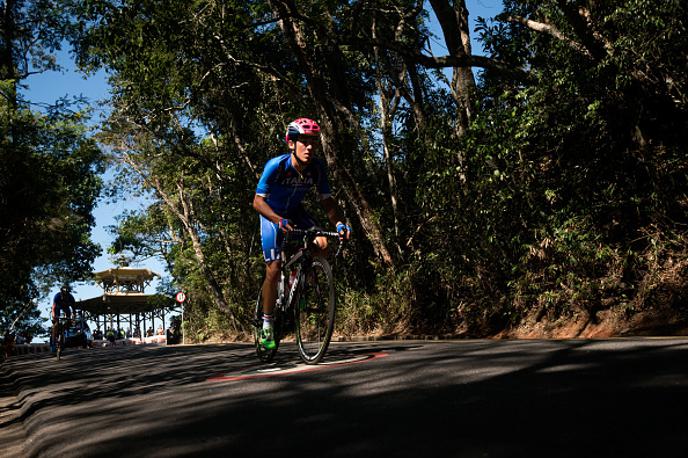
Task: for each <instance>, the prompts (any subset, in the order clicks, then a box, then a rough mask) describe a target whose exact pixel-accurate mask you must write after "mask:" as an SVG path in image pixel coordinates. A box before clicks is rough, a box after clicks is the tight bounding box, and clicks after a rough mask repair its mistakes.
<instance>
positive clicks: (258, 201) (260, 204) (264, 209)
mask: <svg viewBox="0 0 688 458" xmlns="http://www.w3.org/2000/svg"><path fill="white" fill-rule="evenodd" d="M253 208H255V209H256V211H257V212H258V213H260V214H261V215H263V216H264V217H265V218H267V219H269V220H270V221H272V222H273V223H275V224H279V222H280V220H282V219H283V218H282V217H281V216H280V215H278V214H277V213H275V211H274V210H273V209H272V207H271V206H270V205H268V203H267V202H266V201H265V197H263V196H261V195H258V194H256V195H255V197H254V198H253ZM287 229H289V230H291V229H292V227H291V225H289V224H288V225H287Z"/></svg>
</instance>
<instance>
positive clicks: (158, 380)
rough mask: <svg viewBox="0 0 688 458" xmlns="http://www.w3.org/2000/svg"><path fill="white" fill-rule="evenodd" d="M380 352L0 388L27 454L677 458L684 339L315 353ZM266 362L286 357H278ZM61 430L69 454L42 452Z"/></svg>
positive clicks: (119, 359)
mask: <svg viewBox="0 0 688 458" xmlns="http://www.w3.org/2000/svg"><path fill="white" fill-rule="evenodd" d="M97 351H99V350H97ZM381 351H384V352H387V353H389V354H390V357H388V358H384V359H381V360H378V361H376V362H374V363H366V364H359V365H352V366H345V367H341V368H333V369H331V370H328V371H323V372H312V373H308V374H292V375H289V376H284V377H274V378H270V379H264V380H251V381H241V382H229V383H216V384H211V383H208V382H206V380H207V378H208V377H209V376H212V375H216V374H218V373H222V372H226V371H231V370H240V369H242V368H246V367H250V366H251V365H258V363H257V361H256V360H255V357H254V355H253V351H252V350H251V349H250V348H248V347H246V346H242V345H217V346H201V347H176V348H172V347H168V348H159V349H135V350H127V351H114V352H110V353H109V354H108V357H107V358H95V357H94V355H95V352H79V353H75V354H73V355H69V358H67V357H65V359H64V360H63V361H61V362H60V363H59V364H58V363H57V362H53V361H48V360H44V358H46V357H33V358H26V359H24V360H16V361H14V362H12V364H11V365H10V368H9V369H7V368H6V369H4V370H3V373H2V374H1V376H2V381H3V382H5V381H8V380H9V379H13V383H14V387H15V388H17V387H22V391H21V393H20V395H19V397H18V400H17V405H15V406H14V407H19V408H21V409H22V413H21V415H20V416H19V417H18V419H17V420H15V421H23V422H24V424H25V425H26V427H27V430H28V432H29V433H30V434H32V437H35V439H34V441H33V442H32V445H31V447H30V449H29V450H28V451H27V452H28V454H29V455H41V454H45V455H46V456H52V455H53V454H55V453H60V451H61V452H62V453H65V454H66V455H69V456H72V455H73V456H77V455H78V456H116V455H117V456H121V455H122V453H123V451H126V452H127V453H125V454H127V455H131V454H132V453H130V452H133V455H134V456H144V455H145V456H211V455H220V456H228V454H232V455H234V454H238V453H244V452H246V453H251V454H258V455H262V456H270V455H273V454H280V455H284V454H286V455H292V454H294V453H298V454H299V455H301V456H314V455H325V456H346V457H349V456H369V455H372V454H375V455H382V456H427V455H429V454H431V453H432V454H433V455H434V454H438V453H439V454H442V455H449V456H488V457H511V456H557V457H558V456H586V457H588V456H605V457H611V456H643V457H648V456H662V457H666V456H687V455H688V446H687V445H686V441H685V439H684V430H685V426H686V420H685V416H686V412H687V411H688V396H687V395H688V378H687V377H686V361H687V360H688V341H680V340H678V341H676V340H674V341H661V340H655V341H651V340H646V341H640V342H630V343H629V344H628V345H623V341H547V342H537V341H498V342H494V341H474V342H454V343H447V344H417V343H403V344H395V343H383V344H369V345H358V346H341V347H340V346H334V348H332V350H331V352H330V356H331V357H332V358H337V357H346V356H350V355H358V354H364V353H365V352H381ZM279 357H280V358H281V360H280V361H281V363H282V364H284V363H287V364H288V363H290V362H293V361H296V354H295V352H294V351H293V349H291V350H290V349H289V347H288V346H287V347H285V349H284V351H282V352H281V353H280V356H279ZM76 418H78V423H77V422H76ZM3 426H5V425H0V428H2V427H3ZM48 431H50V432H51V434H50V435H49V436H45V438H44V436H43V435H42V434H44V433H46V432H48ZM75 431H78V434H79V435H80V437H81V439H80V442H79V443H78V444H71V445H70V443H69V442H68V441H67V440H64V441H62V442H59V441H57V442H56V440H55V438H56V437H58V438H59V437H62V436H61V434H74V432H75Z"/></svg>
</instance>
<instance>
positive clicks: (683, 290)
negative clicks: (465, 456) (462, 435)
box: [0, 0, 688, 340]
mask: <svg viewBox="0 0 688 458" xmlns="http://www.w3.org/2000/svg"><path fill="white" fill-rule="evenodd" d="M18 3H24V2H18ZM25 3H26V4H27V5H28V4H31V3H34V2H25ZM35 3H41V2H35ZM60 4H61V5H63V6H62V7H61V8H64V10H65V11H67V12H68V13H69V18H70V20H71V21H73V23H72V24H71V28H69V30H67V29H65V33H66V34H67V35H68V38H69V40H70V42H71V43H72V44H73V45H74V48H75V50H76V55H77V58H78V64H79V65H80V67H81V68H82V69H83V70H84V71H94V70H96V69H99V68H105V69H106V70H107V71H108V74H109V77H110V83H111V85H112V99H111V103H112V112H111V115H110V117H109V119H108V120H107V121H106V122H105V124H104V125H103V126H102V127H101V130H100V132H99V133H98V135H97V140H98V142H99V143H100V146H101V148H102V150H103V151H107V154H108V159H109V161H110V163H111V164H113V165H115V166H116V167H118V170H119V175H118V179H117V182H116V187H115V189H113V190H112V191H113V192H122V193H130V192H134V191H132V190H138V191H140V192H151V193H152V195H153V196H154V199H153V202H152V204H151V205H150V207H149V208H148V209H146V210H145V211H143V212H140V213H129V214H126V215H122V217H121V219H120V221H119V225H118V226H117V227H116V228H113V231H114V233H115V234H116V241H115V243H114V244H113V246H112V247H110V251H111V253H113V254H123V255H126V256H128V257H129V258H130V259H132V260H137V259H145V258H146V257H149V256H159V257H161V258H162V259H164V261H165V262H166V263H167V265H168V266H169V272H170V274H171V276H172V278H173V282H174V287H175V288H180V289H183V290H184V291H186V292H187V293H188V297H189V298H190V302H189V307H188V308H187V310H186V312H187V314H186V317H187V318H188V322H187V323H185V326H186V331H187V336H188V337H189V338H192V339H196V340H206V339H211V338H228V337H230V338H231V337H233V336H237V335H241V333H242V332H244V331H245V330H246V326H247V324H248V321H249V319H250V313H251V311H252V302H253V300H254V299H255V295H256V291H257V288H258V285H259V282H260V278H259V275H260V272H261V269H260V266H261V264H262V257H261V252H260V240H259V234H258V222H257V216H256V214H255V212H254V210H253V209H252V208H251V201H252V198H253V192H254V190H255V186H256V183H257V179H258V176H259V174H260V172H261V170H262V167H263V165H264V164H265V162H266V161H267V160H268V159H269V158H270V157H273V156H275V155H278V154H280V153H282V152H283V151H284V149H285V147H284V145H283V143H282V142H281V141H280V138H282V137H283V135H284V129H285V126H286V123H287V122H288V121H289V120H290V119H293V118H296V117H299V116H309V117H313V118H315V119H318V120H319V121H320V122H321V126H322V128H323V148H322V156H323V157H324V158H325V159H326V161H327V163H328V165H329V168H330V174H331V176H330V180H331V183H332V186H333V188H334V189H335V191H336V198H337V199H338V201H339V202H340V204H341V205H342V207H343V208H345V209H346V212H347V217H348V219H349V220H350V221H351V223H352V226H353V228H354V234H355V241H354V242H353V243H352V244H350V246H349V248H348V251H347V256H346V258H345V261H344V264H343V265H340V266H338V267H339V274H340V275H339V278H338V282H339V288H340V290H339V304H340V307H339V312H338V313H339V316H338V332H340V333H344V334H370V333H378V334H394V333H411V334H421V333H438V334H454V335H466V336H489V335H507V336H508V335H543V336H544V335H569V336H570V335H586V332H587V333H588V334H591V333H592V331H591V329H592V327H593V326H599V325H600V324H601V323H603V322H609V321H614V323H615V324H613V325H609V327H608V328H607V331H600V332H601V333H603V332H607V334H614V333H620V332H626V331H628V332H633V329H640V327H641V325H642V323H641V321H642V320H639V317H654V318H653V319H655V320H659V322H660V323H661V324H663V325H666V326H667V327H666V330H668V331H669V332H670V331H671V330H672V329H674V328H672V326H678V327H680V326H682V325H685V324H686V322H687V321H688V320H686V317H687V315H686V312H687V310H686V307H688V306H687V305H686V304H688V302H687V301H686V298H687V296H688V284H687V283H686V281H687V280H686V279H687V278H688V276H687V274H688V240H686V236H687V235H686V228H688V226H687V225H688V213H687V212H688V196H687V195H686V190H687V189H688V186H687V185H688V183H687V182H686V181H687V180H686V178H687V172H688V170H687V167H688V156H687V154H686V145H688V117H687V115H688V84H687V82H688V74H687V73H686V68H688V54H687V53H686V52H685V50H686V49H688V35H687V30H686V18H687V17H688V11H686V9H687V6H686V5H685V2H681V1H679V0H664V1H651V0H626V1H623V2H598V1H593V0H574V1H563V0H546V1H538V2H531V1H514V0H505V1H504V2H503V11H502V12H501V13H500V14H498V15H497V16H495V17H494V18H485V19H483V18H481V19H479V20H478V27H477V28H476V29H474V30H472V29H470V28H469V27H468V25H467V24H468V23H469V22H468V17H469V15H470V11H469V10H468V9H467V8H466V2H464V1H463V0H461V1H454V2H450V1H448V0H431V1H429V2H422V1H421V2H418V1H410V0H409V1H403V0H402V1H385V0H369V1H351V2H329V1H309V2H294V1H291V0H270V1H250V2H247V1H222V2H220V1H193V2H189V1H177V0H173V1H169V0H166V1H161V0H137V1H131V0H117V1H114V0H112V1H111V0H89V1H85V0H69V1H63V2H61V3H60ZM7 5H9V2H7ZM431 13H434V14H435V15H436V16H437V18H439V21H438V22H439V25H440V28H441V33H440V34H438V36H436V37H435V38H434V41H433V40H431V39H430V35H431V34H430V31H429V24H430V14H431ZM471 38H476V39H477V42H478V43H479V44H480V46H482V48H483V49H482V50H473V49H471V44H470V43H471ZM438 41H439V42H441V46H439V45H437V42H438ZM4 43H5V46H7V44H8V43H10V42H8V41H5V42H4ZM440 49H441V51H440ZM15 79H16V78H15ZM3 80H5V81H7V80H12V77H7V74H3ZM3 84H8V83H3ZM2 103H5V104H7V103H8V102H7V98H3V102H2ZM8 107H10V108H11V105H8ZM3 135H4V137H3V138H4V139H3V142H4V143H3V144H6V143H7V142H8V140H7V139H8V137H7V135H8V134H7V133H6V131H3ZM61 144H62V143H61ZM28 148H29V151H36V149H35V147H34V146H31V145H29V146H28ZM27 154H28V153H27ZM31 154H34V153H31ZM22 157H24V156H22ZM93 160H95V156H94V159H93ZM2 162H5V161H2ZM96 163H97V162H90V164H96ZM3 165H6V164H3ZM91 170H93V169H91ZM10 171H11V170H10ZM3 183H4V182H3ZM94 183H95V182H94ZM94 186H95V185H94ZM89 189H91V190H95V188H89ZM89 192H91V191H89ZM4 195H5V193H4V191H3V196H4ZM88 195H89V196H90V195H91V194H88ZM2 204H3V205H6V204H5V201H4V199H3V203H2ZM314 211H315V212H316V213H317V208H314ZM323 220H324V219H323ZM3 224H7V220H5V221H3ZM12 224H15V223H12ZM16 224H18V223H16ZM2 227H3V228H4V226H2ZM85 227H86V226H84V228H85ZM15 229H16V227H15ZM3 230H4V229H3ZM3 234H5V232H2V233H0V236H3V237H4V235H3ZM51 243H53V242H52V241H50V240H47V241H46V242H45V245H43V246H44V247H50V246H53V245H50V244H51ZM3 244H4V241H3ZM65 247H67V246H66V245H65ZM23 258H24V259H29V260H33V259H37V258H35V257H31V256H28V257H27V256H24V257H23ZM83 259H89V258H88V256H84V257H83ZM3 262H4V261H3ZM5 266H6V264H3V265H2V269H6V267H5ZM7 266H9V264H7ZM83 271H84V270H83V269H82V270H75V272H83ZM27 272H31V270H30V269H29V270H28V271H27ZM3 275H4V272H3ZM26 278H27V279H28V278H29V277H26ZM23 282H24V284H29V283H27V281H26V280H24V281H23ZM3 287H4V285H3ZM170 287H171V286H170ZM6 303H7V304H9V303H8V302H6ZM574 324H575V325H574ZM634 326H635V327H636V328H634ZM524 329H528V330H531V331H532V332H530V333H529V332H526V331H523V330H524ZM586 329H587V331H586ZM557 330H559V331H557Z"/></svg>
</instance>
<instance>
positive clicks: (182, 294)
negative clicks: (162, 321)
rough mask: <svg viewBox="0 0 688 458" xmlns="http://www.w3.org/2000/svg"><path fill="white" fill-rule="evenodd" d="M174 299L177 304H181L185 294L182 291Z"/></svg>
mask: <svg viewBox="0 0 688 458" xmlns="http://www.w3.org/2000/svg"><path fill="white" fill-rule="evenodd" d="M175 299H177V302H179V303H180V304H181V303H182V302H184V301H185V300H186V294H184V291H179V292H178V293H177V295H176V296H175Z"/></svg>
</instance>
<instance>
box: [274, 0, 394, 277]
mask: <svg viewBox="0 0 688 458" xmlns="http://www.w3.org/2000/svg"><path fill="white" fill-rule="evenodd" d="M271 5H272V8H273V11H274V13H275V15H276V16H277V17H280V18H281V21H280V25H281V27H282V31H283V33H284V35H285V37H286V38H287V40H288V42H289V43H290V45H291V47H292V49H293V50H294V52H295V54H296V56H297V59H298V61H299V63H300V65H301V67H302V68H303V71H304V72H305V74H306V80H307V83H308V91H309V93H310V95H311V97H312V98H313V101H314V102H315V104H316V107H317V110H318V116H319V118H320V122H321V128H322V149H323V154H324V155H325V159H326V160H327V164H328V166H329V168H330V170H332V172H333V174H334V175H335V177H336V178H337V180H338V181H339V182H340V183H342V184H343V185H344V192H345V193H346V196H347V198H348V200H349V203H350V205H351V206H352V207H353V208H354V210H355V212H356V214H357V216H358V218H359V220H360V222H361V226H362V227H363V230H364V232H365V234H366V236H367V237H368V240H370V242H371V244H372V246H373V249H374V250H375V253H376V254H377V256H378V257H379V258H380V259H381V260H382V261H383V262H384V263H385V264H386V265H387V266H389V267H394V260H393V258H392V256H391V254H390V251H389V249H388V248H387V244H386V242H385V240H384V238H383V236H382V229H381V227H380V225H379V223H378V222H377V218H376V217H375V215H374V214H373V211H372V209H371V207H370V204H369V203H368V200H367V198H366V197H365V195H364V194H363V191H362V190H361V187H360V186H359V184H358V182H357V181H356V179H355V177H354V175H353V173H352V172H351V170H350V169H349V167H348V166H347V161H346V160H344V158H345V155H346V154H352V153H353V152H354V151H356V148H357V145H356V144H355V141H353V138H354V134H355V132H356V131H357V130H358V123H357V122H356V121H355V119H354V116H353V114H352V112H351V109H350V108H349V106H350V102H349V97H348V93H347V90H346V87H347V85H346V81H345V80H344V78H345V77H346V72H345V71H344V68H343V67H342V65H341V64H342V62H344V59H343V56H341V53H340V51H339V49H338V47H337V46H336V45H334V44H333V43H330V42H326V43H323V44H322V45H323V48H324V49H325V51H323V52H318V50H317V49H315V48H314V47H311V46H308V44H307V42H306V37H305V35H304V33H303V31H302V29H301V26H300V25H299V23H297V22H296V21H295V20H294V16H296V15H297V10H296V5H295V4H294V2H293V1H292V0H272V1H271ZM325 35H329V34H327V33H326V34H325ZM324 40H325V41H327V40H328V39H327V38H326V37H325V38H324ZM321 54H322V55H321ZM316 62H318V66H317V67H316V64H315V63H316Z"/></svg>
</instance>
